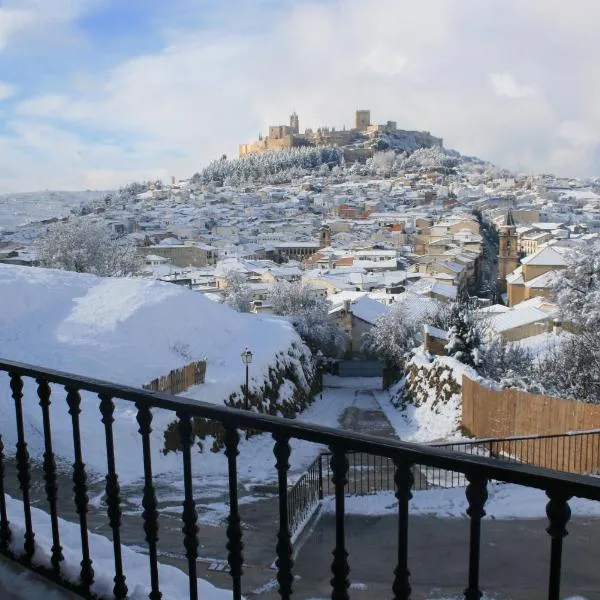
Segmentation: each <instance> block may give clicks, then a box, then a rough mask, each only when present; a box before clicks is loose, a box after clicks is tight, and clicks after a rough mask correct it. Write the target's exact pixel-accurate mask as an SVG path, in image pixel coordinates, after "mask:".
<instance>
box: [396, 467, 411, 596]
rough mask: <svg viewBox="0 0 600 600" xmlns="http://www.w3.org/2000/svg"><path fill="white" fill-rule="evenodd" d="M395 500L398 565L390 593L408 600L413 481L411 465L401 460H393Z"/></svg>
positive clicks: (409, 589)
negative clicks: (409, 517) (409, 507)
mask: <svg viewBox="0 0 600 600" xmlns="http://www.w3.org/2000/svg"><path fill="white" fill-rule="evenodd" d="M394 466H395V473H394V483H395V484H396V498H397V499H398V564H397V566H396V569H395V570H394V583H393V585H392V591H393V592H394V600H409V599H410V594H411V591H412V590H411V587H410V571H409V570H408V503H409V501H410V499H411V498H412V492H411V490H412V487H413V485H414V482H415V479H414V476H413V472H412V465H411V464H410V463H408V462H406V461H404V460H402V459H399V458H395V459H394Z"/></svg>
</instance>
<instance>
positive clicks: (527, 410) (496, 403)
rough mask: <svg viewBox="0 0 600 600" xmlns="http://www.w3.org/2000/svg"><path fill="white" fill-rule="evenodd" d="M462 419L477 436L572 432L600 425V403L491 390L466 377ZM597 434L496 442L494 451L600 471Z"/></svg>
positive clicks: (544, 463) (535, 461)
mask: <svg viewBox="0 0 600 600" xmlns="http://www.w3.org/2000/svg"><path fill="white" fill-rule="evenodd" d="M462 424H463V427H464V428H465V429H466V430H468V431H469V432H470V433H471V434H472V435H473V436H474V437H477V438H503V437H510V436H519V435H552V434H564V433H566V432H569V431H584V430H592V429H600V406H599V405H595V404H587V403H585V402H577V401H574V400H565V399H563V398H554V397H552V396H541V395H537V394H529V393H527V392H522V391H520V390H514V389H506V390H498V391H496V390H490V389H488V388H486V387H484V386H482V385H480V384H479V383H477V382H475V381H472V380H471V379H469V378H468V377H466V376H463V381H462ZM599 439H600V438H599V437H598V436H581V437H575V436H573V437H572V438H571V439H569V440H566V441H565V440H562V441H561V440H559V439H553V440H548V441H547V442H545V443H540V442H539V441H538V442H536V441H534V440H532V441H530V442H523V443H520V444H519V445H516V444H514V443H513V444H511V442H510V440H509V441H506V442H494V448H493V452H494V453H495V454H502V453H505V454H510V455H515V458H517V459H520V460H523V461H524V462H530V463H533V464H536V465H538V466H540V467H549V468H561V467H560V466H558V467H557V465H562V469H563V470H566V471H571V472H575V473H598V472H600V442H599Z"/></svg>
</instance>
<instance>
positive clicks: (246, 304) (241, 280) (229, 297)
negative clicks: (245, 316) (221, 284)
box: [223, 270, 252, 313]
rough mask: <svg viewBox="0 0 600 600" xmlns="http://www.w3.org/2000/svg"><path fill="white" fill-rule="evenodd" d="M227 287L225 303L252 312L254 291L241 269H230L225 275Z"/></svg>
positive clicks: (240, 310) (242, 310)
mask: <svg viewBox="0 0 600 600" xmlns="http://www.w3.org/2000/svg"><path fill="white" fill-rule="evenodd" d="M225 282H226V287H225V293H224V295H223V297H224V299H225V304H227V305H228V306H231V308H234V309H235V310H237V311H238V312H246V313H247V312H250V308H251V302H252V291H251V290H250V287H249V286H248V283H247V281H246V278H245V277H244V275H242V273H240V272H239V271H235V270H232V271H229V273H227V276H226V277H225Z"/></svg>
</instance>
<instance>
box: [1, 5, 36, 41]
mask: <svg viewBox="0 0 600 600" xmlns="http://www.w3.org/2000/svg"><path fill="white" fill-rule="evenodd" d="M34 21H35V15H34V13H33V12H32V11H31V10H23V9H19V8H16V9H12V8H2V7H0V51H2V50H3V49H4V48H6V46H7V45H8V43H9V42H10V40H11V39H12V38H13V37H14V36H15V35H17V34H19V32H20V31H22V30H23V29H25V28H27V27H28V26H29V25H31V23H33V22H34Z"/></svg>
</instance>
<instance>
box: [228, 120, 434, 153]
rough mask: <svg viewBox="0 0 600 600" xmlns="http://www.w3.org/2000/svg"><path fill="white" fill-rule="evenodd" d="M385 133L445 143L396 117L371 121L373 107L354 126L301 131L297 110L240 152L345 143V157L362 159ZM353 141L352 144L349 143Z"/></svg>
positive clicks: (423, 143)
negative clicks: (403, 127)
mask: <svg viewBox="0 0 600 600" xmlns="http://www.w3.org/2000/svg"><path fill="white" fill-rule="evenodd" d="M382 133H387V134H390V135H392V136H393V137H399V138H401V137H403V136H404V135H406V134H409V135H410V136H411V138H412V139H413V140H414V142H415V143H416V144H417V145H418V146H420V147H430V146H441V145H443V141H442V139H441V138H436V137H434V136H432V135H431V134H430V133H429V132H428V131H403V130H399V129H398V126H397V123H396V121H388V122H387V123H385V124H382V125H372V124H371V111H370V110H357V111H356V113H355V116H354V127H353V128H352V129H346V128H344V129H342V130H336V129H335V127H332V128H329V127H319V129H317V130H316V131H313V130H312V129H306V130H305V131H304V133H300V121H299V119H298V115H297V114H296V113H295V112H294V113H292V114H291V115H290V124H289V125H271V126H270V127H269V135H268V136H267V137H262V136H259V138H258V140H256V141H255V142H251V143H250V144H240V156H244V155H246V154H253V153H256V152H265V151H266V150H281V149H282V148H297V147H301V146H344V147H345V148H344V158H345V159H346V160H348V161H351V162H354V161H361V162H362V161H364V160H366V159H367V158H369V157H370V156H372V155H373V142H374V138H375V137H377V136H378V135H380V134H382ZM361 142H362V143H361ZM350 144H352V147H348V146H349V145H350Z"/></svg>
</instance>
